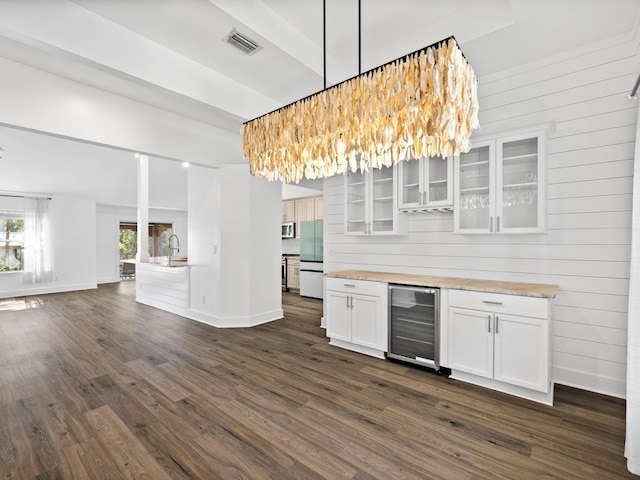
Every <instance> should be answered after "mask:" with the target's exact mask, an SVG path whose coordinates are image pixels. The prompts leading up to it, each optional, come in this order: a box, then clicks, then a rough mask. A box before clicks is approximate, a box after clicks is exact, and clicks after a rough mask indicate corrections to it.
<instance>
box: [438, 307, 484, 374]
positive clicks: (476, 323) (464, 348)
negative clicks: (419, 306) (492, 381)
mask: <svg viewBox="0 0 640 480" xmlns="http://www.w3.org/2000/svg"><path fill="white" fill-rule="evenodd" d="M449 367H450V368H451V369H452V370H460V371H463V372H467V373H472V374H474V375H478V376H481V377H487V378H493V315H491V314H490V313H487V312H481V311H476V310H466V309H464V308H450V309H449Z"/></svg>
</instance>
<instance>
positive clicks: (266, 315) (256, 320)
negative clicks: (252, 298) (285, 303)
mask: <svg viewBox="0 0 640 480" xmlns="http://www.w3.org/2000/svg"><path fill="white" fill-rule="evenodd" d="M136 301H137V302H138V303H143V304H145V305H149V306H150V307H155V308H159V309H160V310H165V311H167V312H170V313H175V314H176V315H180V316H181V317H185V318H188V319H190V320H195V321H196V322H200V323H205V324H207V325H211V326H212V327H216V328H247V327H255V326H257V325H262V324H263V323H269V322H272V321H274V320H279V319H281V318H283V317H284V312H283V310H282V309H281V308H279V309H276V310H272V311H269V312H263V313H259V314H256V315H251V316H246V317H244V316H228V317H219V316H217V315H212V314H210V313H205V312H200V311H198V310H193V309H187V308H182V307H177V306H173V305H167V304H164V303H163V304H162V305H158V304H156V303H154V302H153V300H151V299H149V298H144V297H143V298H139V297H138V298H136Z"/></svg>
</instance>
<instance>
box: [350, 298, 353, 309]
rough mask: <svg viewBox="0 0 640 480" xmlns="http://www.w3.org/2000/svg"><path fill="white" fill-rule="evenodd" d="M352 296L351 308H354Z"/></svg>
mask: <svg viewBox="0 0 640 480" xmlns="http://www.w3.org/2000/svg"><path fill="white" fill-rule="evenodd" d="M350 298H351V309H352V310H353V297H350Z"/></svg>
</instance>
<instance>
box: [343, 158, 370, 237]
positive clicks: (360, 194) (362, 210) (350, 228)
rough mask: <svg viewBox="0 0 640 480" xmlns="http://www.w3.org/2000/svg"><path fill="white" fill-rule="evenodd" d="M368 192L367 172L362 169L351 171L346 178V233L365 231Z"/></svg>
mask: <svg viewBox="0 0 640 480" xmlns="http://www.w3.org/2000/svg"><path fill="white" fill-rule="evenodd" d="M366 193H367V188H366V176H365V174H364V173H361V172H360V171H357V172H351V171H349V172H348V173H347V174H346V180H345V199H346V202H345V204H346V208H345V215H346V222H345V230H346V233H365V227H366V226H367V225H366V224H367V218H366V217H367V215H366V210H367V202H366Z"/></svg>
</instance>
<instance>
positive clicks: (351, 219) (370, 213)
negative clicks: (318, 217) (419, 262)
mask: <svg viewBox="0 0 640 480" xmlns="http://www.w3.org/2000/svg"><path fill="white" fill-rule="evenodd" d="M395 172H396V166H393V167H383V168H374V169H371V170H370V171H369V172H364V173H362V172H359V171H358V172H355V173H354V172H351V171H349V172H348V173H347V174H346V175H345V183H344V185H345V192H344V199H345V206H344V232H345V234H346V235H402V234H405V233H406V218H404V216H403V215H399V213H398V207H397V201H396V188H395V185H394V182H395V179H396V174H395Z"/></svg>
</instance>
